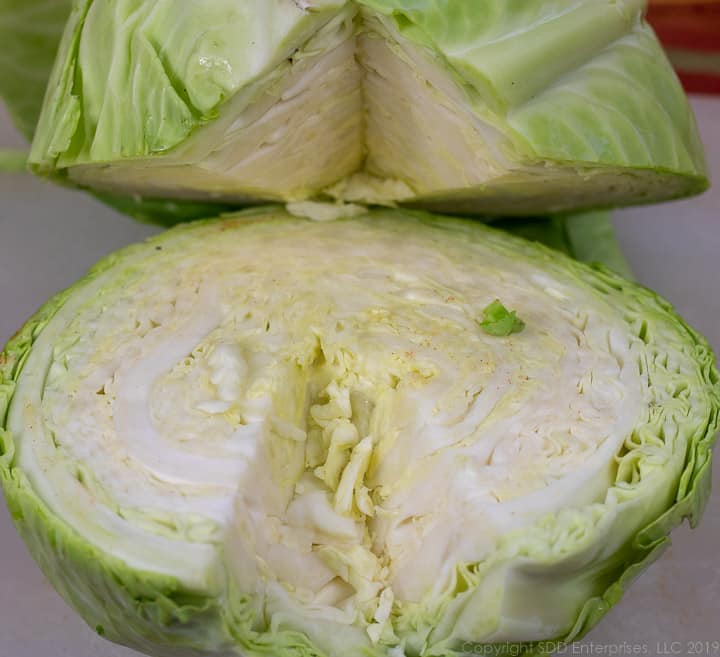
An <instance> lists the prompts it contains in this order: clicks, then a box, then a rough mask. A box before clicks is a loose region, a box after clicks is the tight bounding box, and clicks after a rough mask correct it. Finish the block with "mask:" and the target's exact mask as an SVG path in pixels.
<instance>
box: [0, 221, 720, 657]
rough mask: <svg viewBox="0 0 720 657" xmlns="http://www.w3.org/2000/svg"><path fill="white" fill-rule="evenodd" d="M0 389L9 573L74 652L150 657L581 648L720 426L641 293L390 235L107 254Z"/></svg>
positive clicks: (710, 400)
mask: <svg viewBox="0 0 720 657" xmlns="http://www.w3.org/2000/svg"><path fill="white" fill-rule="evenodd" d="M503 325H504V326H505V329H504V330H503V329H502V326H503ZM0 375H1V376H2V379H1V381H2V384H1V386H0V415H2V416H3V417H4V418H5V422H4V425H5V429H4V430H3V431H2V432H0V437H1V444H2V454H3V456H2V459H1V460H0V475H1V476H2V482H3V486H4V489H5V495H6V499H7V502H8V504H9V506H10V509H11V511H12V515H13V517H14V519H15V522H16V523H17V526H18V528H19V530H20V533H21V534H22V535H23V537H24V538H25V540H26V542H27V544H28V546H29V548H30V550H31V551H32V553H33V555H34V556H35V558H36V559H37V561H38V562H39V564H40V565H41V567H42V568H43V570H44V572H45V573H46V574H47V576H48V577H49V578H50V579H51V580H52V582H53V583H54V584H55V586H56V587H57V589H58V590H59V591H60V592H61V593H62V595H63V596H64V597H65V599H66V600H68V602H70V604H72V605H73V606H74V607H75V609H77V610H78V611H79V612H80V614H82V616H83V617H84V618H85V619H86V621H87V622H88V623H89V624H90V625H91V626H92V627H94V628H96V629H97V631H98V632H100V633H101V634H104V635H105V636H107V637H108V638H110V639H113V640H115V641H119V642H122V643H125V644H127V645H129V646H132V647H134V648H137V649H140V650H143V651H146V652H148V653H150V654H154V655H168V656H169V655H172V656H174V657H177V656H180V655H234V654H242V655H247V656H253V655H278V656H281V657H293V656H301V655H302V656H310V655H317V656H320V655H326V656H343V657H345V656H361V655H362V656H365V657H367V656H372V655H376V656H381V655H392V656H395V657H397V656H402V655H406V656H408V657H410V656H419V655H453V654H462V653H467V652H468V651H472V649H477V648H474V647H475V645H476V644H477V643H493V642H495V643H503V642H512V643H513V644H514V643H516V642H523V643H527V642H530V643H532V642H537V641H540V640H545V639H557V638H564V639H572V638H576V637H578V636H581V635H582V634H583V633H584V632H585V631H586V630H587V629H588V628H589V627H591V626H592V625H593V624H594V623H595V622H596V621H597V620H598V619H599V618H600V617H601V616H602V615H603V614H604V613H605V612H606V611H607V610H608V608H609V607H610V606H611V605H613V604H614V603H615V602H617V600H618V599H619V598H620V596H621V594H622V591H623V590H624V588H625V586H626V585H627V584H628V583H629V581H630V580H631V579H632V578H633V577H634V576H635V575H636V574H637V573H638V572H639V571H640V570H641V569H642V568H644V567H645V566H646V565H647V564H648V563H649V562H651V561H652V560H653V559H655V558H656V557H657V556H658V554H659V552H660V551H661V549H662V548H663V547H664V546H665V545H666V544H667V542H668V539H667V537H666V535H667V533H668V532H669V530H670V529H671V528H672V527H673V526H674V525H676V524H677V523H679V522H680V521H681V519H682V518H684V517H689V518H690V519H691V521H692V522H694V521H696V520H697V519H698V516H699V514H700V512H701V510H702V507H703V504H704V502H705V499H706V497H707V494H708V490H709V477H710V467H709V466H710V447H711V443H712V439H713V437H714V434H715V432H716V429H717V426H718V406H719V404H720V398H719V397H720V390H719V386H718V374H717V371H716V370H715V366H714V358H713V355H712V353H711V351H710V349H709V348H708V345H707V344H706V342H705V341H704V340H703V339H702V338H701V337H700V336H698V335H697V334H696V333H695V332H693V331H692V330H691V329H690V328H688V327H687V325H686V324H685V323H684V322H683V321H682V320H681V319H680V318H679V317H678V316H677V315H675V314H674V312H673V311H672V309H671V308H670V306H669V305H668V304H667V303H666V302H664V301H662V300H661V299H659V298H658V297H656V296H655V295H654V294H652V293H651V292H649V291H648V290H645V289H643V288H641V287H639V286H637V285H635V284H632V283H629V282H627V281H625V280H623V279H621V278H620V277H618V276H616V275H614V274H610V273H608V272H606V271H599V270H593V269H591V268H589V267H587V266H585V265H582V264H579V263H577V262H575V261H573V260H571V259H569V258H567V257H565V256H562V255H560V254H558V253H555V252H552V251H550V250H549V249H546V248H544V247H541V246H539V245H536V244H533V243H530V242H526V241H524V240H521V239H519V238H514V237H511V236H509V235H507V234H505V233H502V232H500V231H495V230H492V229H488V228H486V227H483V226H482V225H480V224H477V223H473V222H470V221H462V220H453V219H444V218H433V217H431V216H430V215H425V214H421V213H410V212H400V211H393V210H382V211H374V212H371V213H370V214H367V215H363V216H360V217H356V218H353V219H346V220H339V221H335V222H329V223H320V222H311V221H305V220H298V219H294V218H292V217H290V216H288V215H287V214H286V213H285V212H284V210H281V209H279V208H277V209H273V208H265V209H262V210H256V211H252V212H249V211H246V212H245V213H241V214H238V215H233V216H228V217H227V218H221V219H218V220H211V221H207V222H199V223H194V224H187V225H185V226H183V227H181V228H176V229H173V230H171V231H169V232H167V233H165V234H164V235H161V236H159V237H157V238H154V239H152V240H150V241H148V242H146V243H144V244H139V245H137V246H132V247H129V248H127V249H125V250H123V251H120V252H119V253H117V254H116V255H112V256H110V257H109V258H107V259H105V260H103V261H102V262H101V263H100V264H98V265H97V266H96V267H95V268H94V269H93V270H92V271H91V272H90V273H89V274H88V276H87V277H86V278H85V279H84V280H82V281H80V282H79V283H78V284H76V285H75V286H73V287H72V288H70V289H69V290H68V291H66V292H64V293H62V294H60V295H59V296H57V297H56V298H55V299H53V300H52V301H50V302H49V303H48V304H47V305H46V306H45V307H44V308H42V309H41V310H40V311H39V312H38V314H37V315H36V316H35V317H34V318H32V319H31V320H30V321H29V322H28V324H27V325H26V326H25V327H24V328H23V329H22V330H21V331H20V332H19V334H18V335H17V336H16V337H15V338H14V339H13V340H12V341H11V342H10V344H9V345H8V346H7V349H6V351H5V353H4V354H3V356H2V368H1V370H0ZM542 645H543V644H539V645H535V646H534V647H533V648H532V649H533V650H535V651H536V653H541V652H542ZM524 649H525V650H526V652H525V653H523V654H532V650H531V647H530V646H525V648H524Z"/></svg>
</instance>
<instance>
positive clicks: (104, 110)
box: [30, 0, 707, 215]
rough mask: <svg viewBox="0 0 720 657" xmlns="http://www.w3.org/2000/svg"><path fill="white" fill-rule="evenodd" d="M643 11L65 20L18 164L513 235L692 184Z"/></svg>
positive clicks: (504, 8) (133, 188)
mask: <svg viewBox="0 0 720 657" xmlns="http://www.w3.org/2000/svg"><path fill="white" fill-rule="evenodd" d="M645 4H646V3H645V2H644V1H641V0H572V1H569V2H568V1H567V0H538V1H534V2H527V1H525V0H523V1H517V0H510V1H509V0H445V1H443V2H441V1H440V0H413V1H412V2H407V1H403V2H400V1H399V0H356V1H345V0H303V1H302V2H300V1H298V0H207V1H206V2H202V3H197V2H195V3H193V2H186V1H185V0H144V1H141V0H121V1H116V0H75V2H74V5H73V9H72V14H71V16H70V19H69V23H68V26H67V28H66V31H65V34H64V37H63V40H62V42H61V45H60V49H59V54H58V59H57V61H56V64H55V68H54V71H53V73H52V77H51V80H50V83H49V87H48V92H47V96H46V99H45V104H44V107H43V110H42V115H41V118H40V122H39V125H38V127H37V131H36V134H35V140H34V143H33V147H32V152H31V158H30V162H31V164H32V166H33V167H34V168H35V170H37V171H39V172H42V173H46V174H50V175H56V176H60V177H65V178H66V179H67V180H68V181H70V182H72V183H73V184H77V185H81V186H86V187H89V188H91V189H93V190H96V191H100V192H104V193H109V194H114V195H119V196H123V195H127V196H130V197H133V198H137V197H144V198H158V199H175V200H192V201H201V202H208V201H211V202H218V203H224V204H231V205H243V204H249V203H257V202H258V201H259V200H263V199H264V200H282V201H299V200H304V199H309V198H336V199H341V200H345V201H360V202H363V203H368V202H369V203H377V204H386V205H388V204H389V205H392V204H397V203H407V204H414V205H416V206H422V207H425V208H428V209H435V210H442V211H453V212H460V213H471V214H485V215H527V214H535V215H537V214H543V213H547V212H556V211H567V210H573V209H583V208H592V207H601V206H607V207H609V206H616V205H626V204H632V203H643V202H649V201H657V200H663V199H668V198H676V197H681V196H685V195H688V194H693V193H698V192H700V191H702V190H703V189H705V187H706V185H707V179H706V168H705V163H704V159H703V152H702V147H701V144H700V141H699V138H698V134H697V129H696V126H695V122H694V118H693V116H692V112H691V110H690V108H689V105H688V103H687V99H686V98H685V95H684V93H683V91H682V89H681V87H680V84H679V82H678V81H677V79H676V77H675V74H674V73H673V71H672V68H671V66H670V65H669V63H668V61H667V59H666V57H665V55H664V53H663V51H662V49H661V47H660V45H659V44H658V42H657V40H656V38H655V36H654V34H653V32H652V30H651V29H650V28H649V27H648V25H647V24H646V23H645V22H644V20H643V11H644V7H645Z"/></svg>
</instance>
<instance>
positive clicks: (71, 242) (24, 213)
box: [0, 98, 720, 657]
mask: <svg viewBox="0 0 720 657" xmlns="http://www.w3.org/2000/svg"><path fill="white" fill-rule="evenodd" d="M693 103H694V106H695V109H696V112H697V115H698V120H699V123H700V126H701V131H702V133H703V137H704V140H705V142H706V145H707V149H708V158H709V160H710V166H711V171H712V172H713V174H714V178H715V179H716V180H718V181H720V100H711V99H709V98H697V99H694V101H693ZM20 145H22V142H21V141H20V140H19V138H18V137H17V135H15V134H14V132H13V131H12V128H11V127H10V125H9V122H8V120H7V117H6V115H5V114H3V113H0V148H2V147H8V146H20ZM0 200H1V202H0V343H2V342H4V341H5V340H7V338H9V337H10V335H12V333H13V332H14V331H15V330H17V329H18V328H19V327H20V326H21V325H22V323H23V322H24V321H25V320H26V319H27V318H28V317H29V315H30V314H31V313H32V312H33V311H34V310H35V309H36V308H37V307H39V306H40V305H41V304H42V303H44V302H45V301H46V300H47V299H48V298H49V297H50V296H51V295H52V294H53V293H55V292H57V291H58V290H61V289H62V288H64V287H67V286H68V285H70V284H71V283H73V282H74V281H75V280H77V279H78V278H79V277H80V276H82V275H83V273H84V272H85V271H86V270H87V269H88V268H89V267H90V266H91V265H92V264H93V263H94V262H95V261H96V260H98V259H99V258H100V257H101V256H103V255H105V254H106V253H109V252H110V251H114V250H115V249H117V248H119V247H121V246H123V245H125V244H128V243H130V242H134V241H137V240H140V239H142V238H143V237H146V236H148V235H151V234H153V233H155V232H158V229H156V228H153V227H150V226H145V225H142V224H138V223H136V222H134V221H132V220H130V219H128V218H127V217H124V216H122V215H119V214H117V213H116V212H114V211H112V210H110V209H108V208H107V207H105V206H103V205H101V204H100V203H98V202H96V201H94V200H92V199H91V198H90V197H88V196H87V195H85V194H82V193H80V192H75V191H72V190H66V189H61V188H59V187H56V186H53V185H50V184H48V183H45V182H42V181H40V180H36V179H34V178H32V177H31V176H29V175H27V174H13V175H3V174H0ZM615 224H616V227H617V230H618V235H619V238H620V242H621V244H622V246H623V249H624V251H625V254H626V256H627V257H628V260H629V261H630V264H631V266H632V267H633V269H634V271H635V273H636V275H637V277H638V279H639V280H640V281H641V282H642V283H644V284H645V285H647V286H648V287H651V288H653V289H654V290H656V291H657V292H659V293H660V294H662V295H663V296H665V297H666V298H667V299H669V300H670V301H671V302H672V303H673V304H675V306H676V307H677V308H678V310H679V311H680V313H681V314H682V315H683V316H684V317H685V318H686V319H687V320H688V322H689V323H690V324H692V325H693V326H694V327H695V328H697V329H698V330H700V331H701V332H703V333H704V334H705V335H706V336H707V337H708V339H709V340H710V342H711V344H712V345H713V346H714V348H715V349H716V351H720V291H718V290H720V286H718V281H717V279H718V277H719V276H718V274H719V272H717V271H716V269H717V263H718V262H720V256H719V255H718V254H720V183H719V185H718V189H716V190H715V191H712V192H710V193H708V194H706V195H704V196H702V197H700V198H696V199H692V200H689V201H682V202H676V203H669V204H665V205H661V206H649V207H644V208H635V209H630V210H624V211H622V212H617V213H615ZM719 464H720V459H718V460H717V461H716V463H715V468H714V474H715V480H716V481H717V480H718V478H719V477H720V465H719ZM718 555H720V494H719V493H718V492H717V491H716V492H715V493H714V494H713V496H712V498H711V500H710V503H709V505H708V508H707V511H706V513H705V517H704V518H703V522H702V524H701V526H700V527H699V528H698V529H696V530H695V531H692V532H691V531H690V530H689V529H688V528H687V527H686V526H683V527H681V528H679V529H677V530H676V531H675V532H674V533H673V546H672V547H671V548H670V549H669V550H668V551H667V552H666V553H665V554H664V555H663V557H662V558H661V559H660V560H659V561H658V562H657V563H656V564H655V565H654V566H652V567H651V568H650V570H649V571H648V572H646V573H645V574H644V575H643V576H642V577H641V578H640V579H639V580H638V581H637V582H636V583H635V585H634V586H633V587H632V588H631V590H630V591H629V593H628V594H627V595H626V596H625V598H624V599H623V600H622V602H621V603H620V604H618V605H617V606H616V607H615V608H614V609H613V610H612V611H611V612H610V614H609V615H608V616H607V617H606V619H605V620H604V621H603V622H601V624H600V625H599V626H598V627H597V628H596V629H595V630H593V631H592V632H591V633H590V635H589V636H588V637H587V638H586V639H585V641H584V642H583V643H582V645H581V646H580V645H578V646H573V647H568V648H566V649H565V650H564V651H562V650H561V651H560V653H559V654H568V655H580V654H582V655H632V654H635V655H638V654H645V655H660V654H668V655H693V654H694V655H720V624H718V621H717V606H718V601H719V600H720V557H718ZM695 642H696V643H695ZM701 642H709V643H707V644H705V643H701ZM713 642H714V643H713ZM487 654H492V653H487ZM133 655H137V653H135V652H133V651H131V650H127V649H125V648H121V647H119V646H115V645H113V644H110V643H108V642H107V641H104V640H103V639H100V638H99V637H97V636H96V635H95V634H94V632H92V631H91V630H90V629H89V628H87V627H86V626H85V625H84V623H83V622H82V621H81V620H80V618H79V617H78V616H77V615H76V614H75V613H74V612H73V611H72V610H71V609H70V608H69V607H67V606H66V605H65V604H64V602H63V601H62V600H61V599H60V597H59V596H58V595H57V594H56V593H55V591H54V590H53V589H52V587H51V586H50V585H49V584H48V582H47V581H46V580H45V578H44V577H43V575H42V574H41V573H40V571H39V569H38V568H37V566H36V565H35V564H34V562H33V561H32V559H31V558H30V556H29V554H28V553H27V551H26V550H25V547H24V545H23V544H22V542H21V540H20V539H19V538H18V536H17V534H16V533H15V531H14V529H13V527H12V524H11V522H10V519H9V517H8V515H7V511H6V509H5V507H4V505H0V657H132V656H133Z"/></svg>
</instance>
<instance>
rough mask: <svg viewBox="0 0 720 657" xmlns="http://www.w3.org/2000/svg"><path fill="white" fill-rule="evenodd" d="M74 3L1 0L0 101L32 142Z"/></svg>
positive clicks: (58, 0) (64, 0) (67, 0)
mask: <svg viewBox="0 0 720 657" xmlns="http://www.w3.org/2000/svg"><path fill="white" fill-rule="evenodd" d="M71 5H72V0H0V43H2V48H0V99H2V100H4V101H5V103H6V105H7V107H8V110H9V111H10V115H11V116H12V118H13V120H14V121H15V125H16V126H17V128H18V130H20V132H21V133H22V134H23V135H25V137H27V139H32V136H33V134H34V133H35V125H36V123H37V120H38V117H39V116H40V108H41V107H42V102H43V98H44V96H45V86H46V84H47V81H48V78H49V77H50V70H51V68H52V64H53V62H54V61H55V53H56V51H57V49H58V44H59V43H60V38H61V36H62V33H63V29H64V27H65V22H66V21H67V18H68V16H69V15H70V7H71Z"/></svg>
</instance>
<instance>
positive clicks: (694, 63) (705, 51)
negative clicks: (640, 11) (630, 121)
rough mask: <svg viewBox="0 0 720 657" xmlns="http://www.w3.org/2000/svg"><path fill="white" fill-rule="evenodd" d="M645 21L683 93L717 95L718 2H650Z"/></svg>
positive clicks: (719, 75)
mask: <svg viewBox="0 0 720 657" xmlns="http://www.w3.org/2000/svg"><path fill="white" fill-rule="evenodd" d="M647 18H648V21H649V22H650V24H651V25H652V26H653V28H654V29H655V31H656V32H657V35H658V37H660V40H661V41H662V43H663V45H664V46H665V49H666V50H667V53H668V56H669V57H670V61H672V63H673V64H674V65H675V68H676V69H677V72H678V75H679V76H680V79H681V80H682V82H683V85H684V86H685V89H686V90H687V91H690V92H698V93H714V94H720V0H650V7H649V9H648V14H647Z"/></svg>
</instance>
